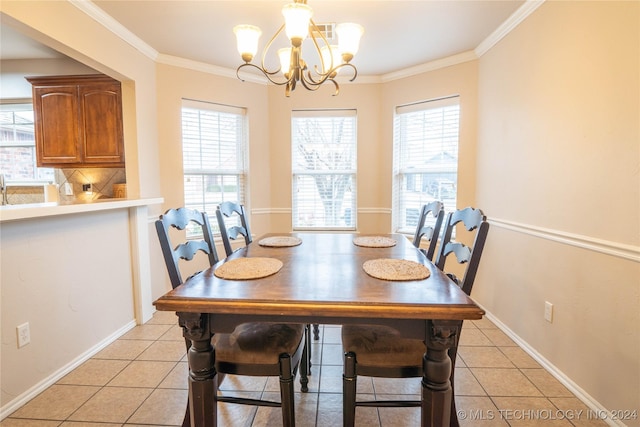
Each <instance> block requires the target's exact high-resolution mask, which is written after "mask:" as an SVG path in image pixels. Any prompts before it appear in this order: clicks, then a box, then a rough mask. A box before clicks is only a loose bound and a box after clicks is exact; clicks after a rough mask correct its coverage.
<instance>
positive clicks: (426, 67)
mask: <svg viewBox="0 0 640 427" xmlns="http://www.w3.org/2000/svg"><path fill="white" fill-rule="evenodd" d="M68 1H69V3H71V4H72V5H74V6H75V7H77V8H78V9H80V10H81V11H82V12H84V13H86V14H87V15H88V16H90V17H91V18H93V19H94V20H96V21H97V22H98V23H100V24H102V25H103V26H104V27H105V28H107V29H108V30H109V31H111V32H112V33H114V34H115V35H117V36H118V37H120V38H121V39H122V40H124V41H125V42H126V43H128V44H129V45H131V46H132V47H134V48H135V49H137V50H138V51H140V52H141V53H142V54H144V55H145V56H147V57H149V58H150V59H152V60H153V61H156V62H158V63H162V64H166V65H173V66H176V67H181V68H186V69H190V70H195V71H201V72H204V73H209V74H213V75H217V76H221V77H230V78H236V77H237V76H236V71H235V70H232V69H229V68H224V67H220V66H217V65H211V64H207V63H204V62H199V61H193V60H190V59H184V58H180V57H176V56H171V55H165V54H162V53H159V52H158V51H156V50H155V49H153V48H152V47H151V46H149V45H148V44H147V43H145V42H144V41H142V40H141V39H140V38H139V37H138V36H136V35H135V34H134V33H132V32H131V31H129V30H128V29H127V28H126V27H124V26H123V25H122V24H120V23H119V22H118V21H116V20H115V19H113V18H112V17H111V16H110V15H108V14H106V13H105V12H104V11H103V10H102V9H100V8H99V7H97V6H96V5H95V4H94V3H93V2H91V1H87V0H68ZM544 2H545V0H526V1H525V3H524V4H523V5H522V6H521V7H520V8H518V10H516V11H515V12H514V13H513V14H512V15H511V16H510V17H509V18H508V19H507V20H506V21H505V22H503V23H502V25H500V26H499V27H498V28H497V29H496V30H495V31H494V32H493V33H491V34H490V35H489V37H487V38H486V39H484V40H483V41H482V42H481V43H480V44H479V45H478V46H477V47H476V48H475V49H474V50H470V51H466V52H462V53H459V54H457V55H452V56H448V57H446V58H441V59H437V60H435V61H430V62H427V63H425V64H421V65H416V66H414V67H410V68H405V69H404V70H400V71H394V72H391V73H387V74H383V75H380V76H359V77H358V78H357V81H354V82H350V81H348V80H346V79H345V81H340V80H342V79H339V80H338V82H339V83H340V84H375V83H385V82H390V81H393V80H399V79H403V78H406V77H411V76H415V75H418V74H422V73H426V72H429V71H434V70H438V69H441V68H446V67H450V66H452V65H457V64H462V63H464V62H469V61H473V60H476V59H478V58H480V57H481V56H482V55H484V54H485V53H487V52H488V51H489V50H490V49H491V48H492V47H493V46H495V45H496V44H497V43H498V42H499V41H500V40H502V39H503V38H504V37H505V36H506V35H507V34H509V33H510V32H511V31H512V30H513V29H514V28H516V27H517V26H518V25H519V24H520V23H521V22H522V21H524V20H525V19H526V18H527V17H528V16H529V15H531V14H532V13H533V12H534V11H535V10H536V9H537V8H538V7H540V6H541V5H542V4H543V3H544ZM243 79H244V80H246V81H248V82H251V83H258V84H264V85H266V84H268V80H267V79H266V78H265V77H264V76H259V75H251V74H248V73H245V74H243Z"/></svg>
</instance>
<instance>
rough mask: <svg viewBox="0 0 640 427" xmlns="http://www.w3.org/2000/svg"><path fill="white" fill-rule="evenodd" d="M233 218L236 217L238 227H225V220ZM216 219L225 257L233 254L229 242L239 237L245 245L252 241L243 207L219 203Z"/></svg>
mask: <svg viewBox="0 0 640 427" xmlns="http://www.w3.org/2000/svg"><path fill="white" fill-rule="evenodd" d="M233 216H237V217H238V219H239V222H240V225H232V226H229V227H227V225H226V221H225V218H232V217H233ZM216 219H217V220H218V227H219V228H220V237H221V238H222V245H223V246H224V251H225V253H226V254H227V256H229V255H231V254H232V253H233V249H232V247H231V240H235V239H237V238H238V237H239V236H243V237H244V242H245V244H246V245H248V244H249V243H251V242H252V241H253V240H252V238H251V229H250V228H249V221H248V220H247V215H246V211H245V208H244V206H243V205H241V204H239V203H235V202H222V203H220V205H218V208H217V209H216Z"/></svg>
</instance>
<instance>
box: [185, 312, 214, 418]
mask: <svg viewBox="0 0 640 427" xmlns="http://www.w3.org/2000/svg"><path fill="white" fill-rule="evenodd" d="M178 317H179V319H180V322H179V323H180V326H182V330H183V334H184V337H185V338H186V339H188V340H190V341H191V348H189V351H188V353H187V358H188V360H189V413H190V415H191V420H190V421H191V426H192V427H216V425H217V419H218V417H217V402H216V396H217V392H218V379H217V372H216V368H215V349H214V348H213V346H212V345H211V337H212V334H211V332H210V329H209V318H208V316H207V315H206V314H197V313H178Z"/></svg>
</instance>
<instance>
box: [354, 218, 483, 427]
mask: <svg viewBox="0 0 640 427" xmlns="http://www.w3.org/2000/svg"><path fill="white" fill-rule="evenodd" d="M458 224H463V225H464V229H465V230H467V232H468V233H469V234H470V236H464V237H465V238H466V239H465V241H471V242H472V243H470V244H469V245H466V244H463V243H461V241H460V240H456V241H452V240H451V238H452V235H453V230H454V229H455V228H456V226H457V225H458ZM444 226H445V229H444V234H443V239H442V242H441V244H440V250H439V251H438V258H437V261H436V266H438V268H440V269H441V270H442V269H443V268H444V266H445V264H446V260H447V258H448V257H449V256H450V255H454V257H455V258H456V260H457V262H458V263H461V264H466V265H465V272H464V275H463V276H462V277H463V278H462V280H459V279H458V278H457V276H456V275H454V274H453V273H448V274H447V275H448V276H449V277H450V278H452V280H453V281H454V282H455V283H456V284H457V285H458V286H460V288H461V289H462V290H463V291H464V292H465V293H466V294H467V295H470V294H471V289H472V287H473V282H474V280H475V277H476V272H477V270H478V266H479V263H480V257H481V255H482V250H483V248H484V244H485V241H486V238H487V232H488V230H489V223H488V222H487V220H486V217H485V216H484V214H483V213H482V211H481V210H479V209H474V208H471V207H469V208H466V209H462V210H457V211H455V212H451V213H449V214H448V215H447V219H446V221H445V222H444ZM456 231H457V233H456V238H457V239H458V238H461V237H463V236H462V234H463V233H461V231H462V230H456ZM443 271H444V272H445V273H446V271H445V270H443ZM456 326H457V328H458V330H461V328H462V321H459V323H458V324H457V325H456ZM459 338H460V336H459V335H458V337H457V339H456V340H455V345H454V346H453V347H451V348H450V349H449V351H448V353H449V357H450V358H451V375H450V377H449V381H450V383H451V389H452V393H451V396H452V399H451V412H450V420H451V421H450V425H451V426H456V427H457V426H458V425H459V424H458V417H457V413H456V408H455V392H454V390H453V388H454V372H455V360H456V355H457V346H458V342H459ZM342 347H343V350H344V352H345V356H344V374H343V385H342V388H343V424H344V426H353V425H354V422H355V413H356V407H357V406H368V407H390V406H391V407H416V406H421V401H420V400H393V401H384V400H376V401H356V385H357V376H358V375H363V376H370V377H384V378H413V377H422V375H423V368H422V362H423V356H424V354H425V352H426V346H425V343H424V341H423V340H420V339H410V338H403V337H401V336H400V334H399V332H398V331H397V330H396V329H393V328H391V327H387V326H373V325H343V326H342Z"/></svg>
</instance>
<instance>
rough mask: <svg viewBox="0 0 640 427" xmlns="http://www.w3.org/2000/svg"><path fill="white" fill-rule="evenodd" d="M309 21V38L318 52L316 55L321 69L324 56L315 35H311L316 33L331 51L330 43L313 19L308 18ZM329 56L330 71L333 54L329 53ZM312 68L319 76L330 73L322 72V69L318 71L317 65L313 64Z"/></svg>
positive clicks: (323, 67)
mask: <svg viewBox="0 0 640 427" xmlns="http://www.w3.org/2000/svg"><path fill="white" fill-rule="evenodd" d="M309 22H310V23H311V25H310V27H311V30H310V31H309V33H310V34H311V40H312V41H313V45H314V46H315V48H316V52H317V53H318V57H319V58H320V66H321V67H322V69H323V70H324V69H325V66H324V58H323V57H322V52H321V50H320V46H319V45H318V40H317V39H316V37H315V36H314V35H313V34H314V33H317V34H318V35H319V36H320V38H321V39H322V41H323V42H324V45H325V46H326V47H327V48H328V49H329V51H331V45H330V44H329V40H327V38H326V37H325V36H324V34H322V31H320V28H318V26H317V25H316V23H315V22H314V21H313V19H309ZM329 58H330V60H331V62H330V63H329V65H330V66H329V67H328V68H329V71H331V70H332V69H333V55H329ZM313 68H314V69H315V72H316V74H318V75H319V76H324V75H327V76H328V75H330V74H331V73H330V72H329V73H323V72H322V71H318V66H317V65H314V66H313Z"/></svg>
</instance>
